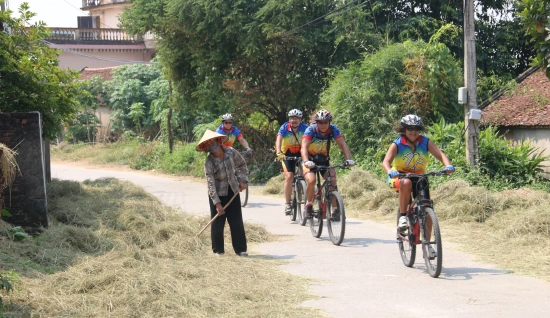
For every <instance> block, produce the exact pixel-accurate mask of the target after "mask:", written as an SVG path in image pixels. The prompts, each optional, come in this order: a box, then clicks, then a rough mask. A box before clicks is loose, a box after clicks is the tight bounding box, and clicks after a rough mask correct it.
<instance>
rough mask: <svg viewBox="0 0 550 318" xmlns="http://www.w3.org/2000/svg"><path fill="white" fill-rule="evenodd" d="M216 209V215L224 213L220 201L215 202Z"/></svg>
mask: <svg viewBox="0 0 550 318" xmlns="http://www.w3.org/2000/svg"><path fill="white" fill-rule="evenodd" d="M216 211H218V215H224V214H225V210H224V209H223V206H222V204H221V203H220V202H218V203H216Z"/></svg>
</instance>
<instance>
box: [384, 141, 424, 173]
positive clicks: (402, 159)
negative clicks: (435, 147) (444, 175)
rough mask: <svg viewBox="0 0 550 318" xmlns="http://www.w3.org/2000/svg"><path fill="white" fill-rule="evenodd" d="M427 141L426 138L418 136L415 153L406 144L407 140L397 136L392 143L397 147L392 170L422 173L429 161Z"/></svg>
mask: <svg viewBox="0 0 550 318" xmlns="http://www.w3.org/2000/svg"><path fill="white" fill-rule="evenodd" d="M429 141H430V140H429V139H428V137H425V136H418V139H417V140H416V151H415V152H413V151H412V149H411V147H409V145H408V144H407V138H405V137H404V136H399V137H398V138H397V139H395V140H394V141H393V142H394V143H395V144H396V145H397V156H395V159H394V160H393V165H392V170H397V171H399V172H404V173H424V172H425V170H426V167H427V166H428V162H429V161H430V154H429V152H428V142H429Z"/></svg>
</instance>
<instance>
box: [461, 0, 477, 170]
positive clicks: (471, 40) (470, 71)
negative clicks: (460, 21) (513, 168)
mask: <svg viewBox="0 0 550 318" xmlns="http://www.w3.org/2000/svg"><path fill="white" fill-rule="evenodd" d="M474 15H475V11H474V0H464V85H465V87H466V90H467V102H466V103H465V104H464V125H465V128H466V129H465V130H466V132H465V133H466V136H465V137H466V161H467V162H468V163H469V164H470V166H471V167H474V166H476V165H477V160H478V143H477V141H478V120H479V118H480V116H479V117H478V116H476V115H478V114H479V115H480V114H481V113H479V110H478V109H477V83H476V79H477V74H476V39H475V24H474ZM474 109H475V111H473V112H472V110H474ZM474 112H475V113H476V115H474V116H472V113H474ZM472 117H473V118H474V119H472Z"/></svg>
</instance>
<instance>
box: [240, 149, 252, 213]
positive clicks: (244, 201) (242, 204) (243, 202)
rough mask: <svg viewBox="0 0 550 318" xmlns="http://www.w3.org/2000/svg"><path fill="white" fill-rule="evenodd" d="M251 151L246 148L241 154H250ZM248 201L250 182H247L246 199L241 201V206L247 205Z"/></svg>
mask: <svg viewBox="0 0 550 318" xmlns="http://www.w3.org/2000/svg"><path fill="white" fill-rule="evenodd" d="M250 152H251V151H248V150H245V151H241V152H240V154H241V155H243V156H244V155H246V154H249V153H250ZM246 203H248V183H247V184H246V189H245V190H244V200H242V201H241V207H243V208H244V207H245V206H246Z"/></svg>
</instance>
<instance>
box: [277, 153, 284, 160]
mask: <svg viewBox="0 0 550 318" xmlns="http://www.w3.org/2000/svg"><path fill="white" fill-rule="evenodd" d="M277 158H278V159H279V160H285V158H286V156H285V154H284V153H282V152H279V153H278V154H277Z"/></svg>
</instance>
